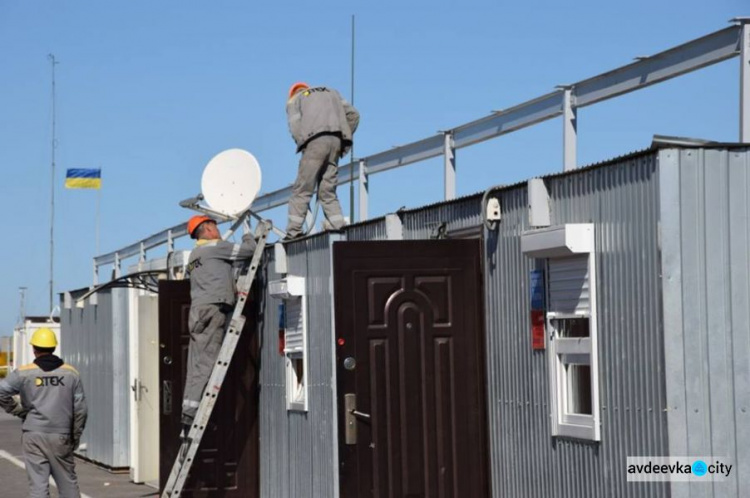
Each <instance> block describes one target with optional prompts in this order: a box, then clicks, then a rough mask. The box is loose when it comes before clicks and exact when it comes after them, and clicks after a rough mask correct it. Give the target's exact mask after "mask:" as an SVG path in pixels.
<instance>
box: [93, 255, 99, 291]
mask: <svg viewBox="0 0 750 498" xmlns="http://www.w3.org/2000/svg"><path fill="white" fill-rule="evenodd" d="M97 285H99V265H97V264H96V260H94V287H96V286H97Z"/></svg>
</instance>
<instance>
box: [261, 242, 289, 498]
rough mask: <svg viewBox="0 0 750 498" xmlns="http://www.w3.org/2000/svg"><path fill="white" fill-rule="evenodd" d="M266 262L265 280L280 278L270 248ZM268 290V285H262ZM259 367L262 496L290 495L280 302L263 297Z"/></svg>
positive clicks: (266, 296)
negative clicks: (280, 336)
mask: <svg viewBox="0 0 750 498" xmlns="http://www.w3.org/2000/svg"><path fill="white" fill-rule="evenodd" d="M266 255H267V256H269V263H268V264H267V265H266V266H265V273H264V274H263V275H264V277H265V279H266V281H268V280H275V279H278V278H280V275H279V274H277V273H275V272H274V271H273V268H274V265H273V251H267V252H266ZM261 288H262V289H264V290H265V289H267V285H265V282H264V285H262V286H261ZM263 299H264V301H263V303H262V306H263V315H262V320H261V323H260V324H259V326H260V333H261V334H262V348H261V365H262V367H261V369H260V385H261V389H260V406H259V411H260V417H259V418H260V428H259V433H260V475H261V478H260V486H261V496H263V497H274V498H275V497H279V498H281V497H286V496H291V495H290V494H289V477H288V476H289V433H288V424H287V420H286V416H284V414H286V398H285V393H284V383H285V381H284V362H283V361H282V360H283V358H282V357H281V356H280V355H279V354H278V342H277V341H278V325H279V313H278V305H279V301H278V300H276V299H273V298H271V297H270V296H268V295H267V294H265V295H264V297H263Z"/></svg>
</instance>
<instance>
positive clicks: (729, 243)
mask: <svg viewBox="0 0 750 498" xmlns="http://www.w3.org/2000/svg"><path fill="white" fill-rule="evenodd" d="M749 150H750V149H733V150H701V149H695V150H690V149H688V150H677V149H671V150H663V151H661V153H660V165H661V166H660V169H661V175H662V197H661V206H662V244H663V263H662V264H663V268H664V304H665V306H664V307H665V314H664V330H665V342H666V344H667V345H668V347H667V356H666V360H667V361H666V365H667V371H666V378H667V394H668V401H669V411H668V418H669V433H670V445H669V449H670V451H671V453H672V454H673V455H677V456H680V455H684V456H714V457H721V458H729V459H730V460H731V463H732V464H733V465H734V469H733V471H732V473H731V474H730V479H729V480H728V481H727V482H714V483H710V484H709V483H696V484H693V485H692V486H690V485H688V484H684V483H675V484H674V485H673V489H672V491H673V496H674V497H688V496H690V497H694V496H701V497H703V496H705V497H725V496H750V413H748V412H750V389H749V388H748V386H750V153H749V152H748V151H749ZM707 463H710V462H707Z"/></svg>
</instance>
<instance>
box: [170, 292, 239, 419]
mask: <svg viewBox="0 0 750 498" xmlns="http://www.w3.org/2000/svg"><path fill="white" fill-rule="evenodd" d="M231 316H232V310H231V308H229V307H228V306H226V305H219V304H201V305H198V306H191V307H190V315H189V317H188V327H189V328H190V346H189V347H188V364H187V377H186V379H185V392H184V394H183V397H182V423H183V424H192V423H193V419H194V418H195V414H196V413H197V411H198V406H199V405H200V401H201V397H202V396H203V391H204V390H205V389H206V383H207V382H208V378H209V377H210V376H211V371H212V370H213V368H214V363H216V358H217V357H218V356H219V351H220V350H221V344H222V342H223V341H224V332H225V331H226V329H227V325H228V324H229V320H230V319H231Z"/></svg>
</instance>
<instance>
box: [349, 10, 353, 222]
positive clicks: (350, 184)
mask: <svg viewBox="0 0 750 498" xmlns="http://www.w3.org/2000/svg"><path fill="white" fill-rule="evenodd" d="M351 104H352V105H354V14H352V94H351ZM349 162H350V163H351V164H354V140H352V146H351V148H350V149H349ZM349 223H354V169H352V173H351V177H350V179H349Z"/></svg>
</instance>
